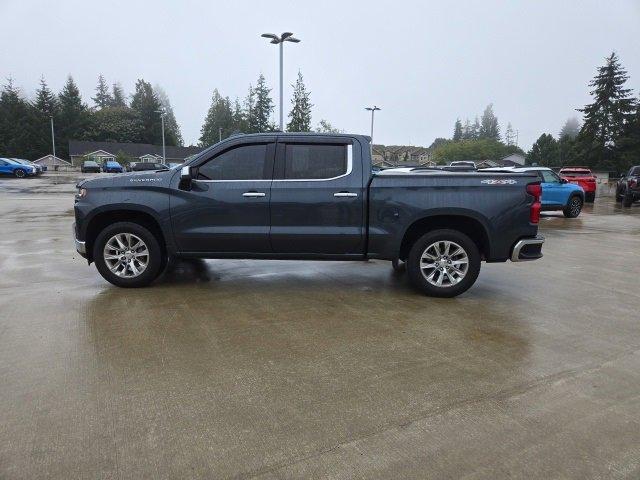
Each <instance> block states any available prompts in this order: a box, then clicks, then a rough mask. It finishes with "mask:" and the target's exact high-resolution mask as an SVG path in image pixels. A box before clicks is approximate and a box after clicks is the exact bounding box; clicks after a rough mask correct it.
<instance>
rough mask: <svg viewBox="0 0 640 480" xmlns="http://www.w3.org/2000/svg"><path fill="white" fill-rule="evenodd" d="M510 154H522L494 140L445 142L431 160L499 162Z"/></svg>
mask: <svg viewBox="0 0 640 480" xmlns="http://www.w3.org/2000/svg"><path fill="white" fill-rule="evenodd" d="M511 153H524V152H522V150H521V149H519V148H518V147H516V146H515V145H513V146H506V145H505V144H504V143H502V142H498V141H496V140H492V139H488V138H482V139H469V140H461V141H459V142H446V143H443V144H441V145H439V146H438V147H437V148H435V150H434V152H433V157H432V158H433V160H434V161H436V162H437V163H448V162H452V161H458V160H473V161H481V160H487V159H488V160H500V159H501V158H503V157H504V156H506V155H509V154H511Z"/></svg>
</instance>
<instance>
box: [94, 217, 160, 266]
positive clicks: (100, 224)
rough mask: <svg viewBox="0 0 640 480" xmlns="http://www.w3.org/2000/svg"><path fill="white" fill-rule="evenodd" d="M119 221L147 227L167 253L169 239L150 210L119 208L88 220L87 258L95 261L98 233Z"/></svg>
mask: <svg viewBox="0 0 640 480" xmlns="http://www.w3.org/2000/svg"><path fill="white" fill-rule="evenodd" d="M117 222H133V223H137V224H139V225H142V226H143V227H145V228H147V229H148V230H149V231H150V232H151V233H153V234H154V236H155V237H156V238H157V239H158V243H159V244H160V247H161V248H162V254H163V255H164V256H166V255H167V241H166V238H165V234H164V232H163V230H162V227H161V226H160V222H159V221H158V219H157V218H156V217H155V216H154V215H153V214H152V213H150V212H148V211H144V210H141V209H135V208H117V209H110V210H103V211H100V212H98V213H96V214H95V215H94V216H93V217H91V219H90V220H89V221H88V222H87V227H86V230H85V235H84V238H85V244H86V249H87V260H88V261H89V262H92V261H93V244H94V242H95V240H96V238H97V237H98V234H99V233H100V232H101V231H102V230H103V229H104V228H105V227H107V226H109V225H111V224H113V223H117Z"/></svg>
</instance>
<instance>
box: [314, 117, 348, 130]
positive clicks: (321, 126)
mask: <svg viewBox="0 0 640 480" xmlns="http://www.w3.org/2000/svg"><path fill="white" fill-rule="evenodd" d="M316 132H318V133H344V130H340V129H339V128H336V127H334V126H333V125H331V124H330V123H329V122H328V121H326V120H320V122H319V123H318V126H317V127H316Z"/></svg>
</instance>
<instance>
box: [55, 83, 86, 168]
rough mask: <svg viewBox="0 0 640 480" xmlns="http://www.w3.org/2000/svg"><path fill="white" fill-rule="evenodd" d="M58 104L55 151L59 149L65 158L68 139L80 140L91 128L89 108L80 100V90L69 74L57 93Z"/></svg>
mask: <svg viewBox="0 0 640 480" xmlns="http://www.w3.org/2000/svg"><path fill="white" fill-rule="evenodd" d="M58 104H59V108H60V113H59V115H58V121H57V125H56V140H57V142H56V147H57V148H56V153H58V150H59V156H61V157H62V158H66V157H68V156H69V140H82V139H83V138H85V136H86V135H87V133H88V132H90V131H91V130H92V128H93V127H92V123H91V115H90V112H89V108H88V107H87V105H85V104H84V103H83V102H82V97H81V96H80V90H79V89H78V87H77V85H76V84H75V82H74V81H73V78H72V77H71V75H69V77H68V78H67V82H66V83H65V85H64V87H63V88H62V91H61V92H60V94H59V95H58ZM58 145H59V147H58Z"/></svg>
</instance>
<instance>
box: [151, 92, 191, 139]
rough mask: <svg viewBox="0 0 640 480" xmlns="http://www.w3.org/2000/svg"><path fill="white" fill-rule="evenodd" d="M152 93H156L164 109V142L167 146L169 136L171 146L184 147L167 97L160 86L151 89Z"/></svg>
mask: <svg viewBox="0 0 640 480" xmlns="http://www.w3.org/2000/svg"><path fill="white" fill-rule="evenodd" d="M153 91H154V92H156V95H157V96H158V100H160V104H161V105H162V108H164V111H165V115H164V130H165V132H164V133H165V142H166V143H167V144H168V143H169V142H168V141H167V137H169V136H171V144H172V145H180V146H182V145H184V141H183V139H182V132H181V131H180V125H178V121H177V120H176V116H175V114H174V113H173V108H172V107H171V102H170V101H169V96H168V95H167V92H165V91H164V89H163V88H162V87H161V86H160V85H156V86H155V87H153Z"/></svg>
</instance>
